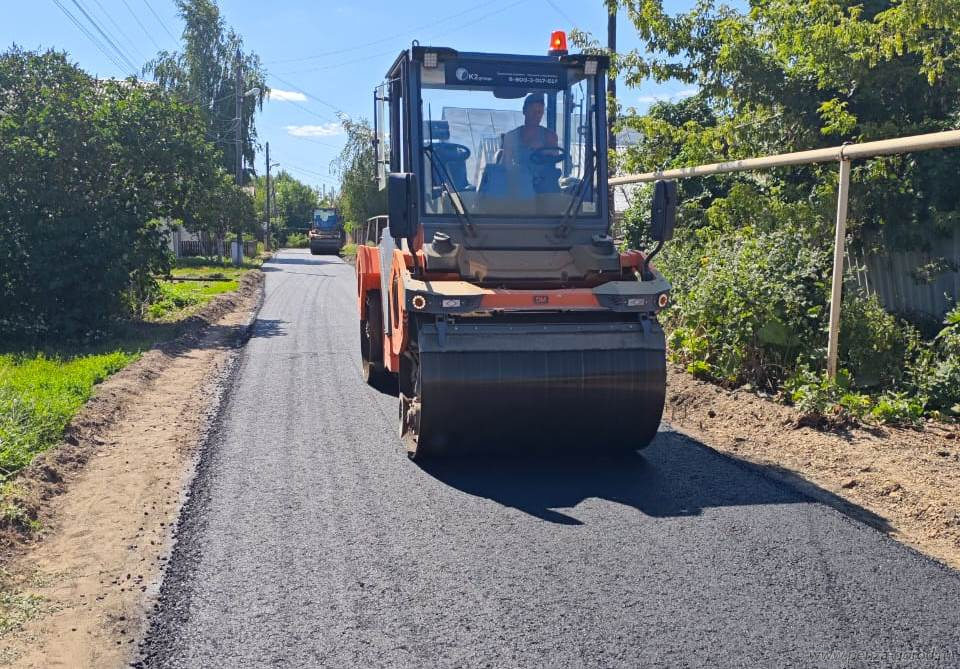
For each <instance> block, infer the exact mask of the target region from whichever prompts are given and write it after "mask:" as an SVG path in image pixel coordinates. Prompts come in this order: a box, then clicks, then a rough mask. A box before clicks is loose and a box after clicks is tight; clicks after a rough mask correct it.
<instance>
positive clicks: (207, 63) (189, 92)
mask: <svg viewBox="0 0 960 669" xmlns="http://www.w3.org/2000/svg"><path fill="white" fill-rule="evenodd" d="M176 4H177V7H178V8H179V10H180V16H181V17H182V18H183V20H184V23H185V27H184V30H183V40H184V47H183V51H176V52H172V53H171V52H168V51H161V52H160V53H159V54H158V55H157V58H156V59H155V60H153V61H151V62H149V63H147V65H146V67H145V68H144V73H146V74H151V75H152V76H153V77H154V79H156V81H157V83H158V84H159V85H160V86H161V87H162V88H164V89H165V90H169V91H173V92H175V93H176V94H177V95H178V96H179V97H180V98H181V99H182V100H184V101H187V102H190V103H192V104H195V105H197V106H198V107H199V108H200V109H202V110H203V113H204V115H205V117H206V120H207V139H208V140H210V141H211V142H213V143H214V144H216V145H217V146H218V147H219V148H220V151H221V165H222V166H223V168H224V169H225V170H226V171H227V172H228V173H230V174H234V173H235V171H236V167H235V166H236V150H235V146H236V144H235V138H236V132H237V127H236V95H237V93H238V91H237V67H238V65H239V67H240V70H241V73H242V76H241V86H240V90H239V94H240V95H241V99H242V101H243V102H242V113H241V115H242V123H241V143H242V149H241V150H242V153H243V158H244V161H245V163H246V164H248V165H252V164H253V162H254V158H255V157H256V140H257V130H256V123H255V119H254V117H255V112H256V110H257V109H262V108H263V101H264V99H265V97H266V95H267V93H268V92H269V89H268V88H267V84H266V75H265V74H264V72H263V69H262V67H261V64H260V58H259V56H257V55H256V54H254V53H250V54H245V53H244V52H243V39H241V37H240V36H239V35H237V34H236V33H235V32H234V31H233V29H231V28H228V27H227V26H226V24H225V23H224V20H223V17H222V16H221V15H220V9H219V7H218V6H217V3H216V0H176ZM238 56H239V58H238ZM253 88H259V89H260V92H259V94H257V95H256V96H251V97H246V96H244V95H243V94H244V93H246V92H247V91H249V90H251V89H253ZM244 182H246V177H245V179H244Z"/></svg>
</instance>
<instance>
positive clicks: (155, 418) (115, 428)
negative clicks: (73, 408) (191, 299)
mask: <svg viewBox="0 0 960 669" xmlns="http://www.w3.org/2000/svg"><path fill="white" fill-rule="evenodd" d="M262 285H263V275H262V273H260V272H251V273H248V274H247V275H246V276H245V277H244V279H243V280H242V282H241V286H240V289H239V291H237V292H236V293H231V294H227V295H223V296H219V297H218V298H216V299H215V300H214V301H213V302H211V304H210V305H208V306H207V307H205V308H204V310H203V311H202V312H201V314H200V315H199V316H197V317H195V318H194V319H193V322H192V323H191V325H190V327H189V328H188V330H187V333H186V334H185V335H183V336H181V337H180V338H179V339H178V340H176V341H175V342H171V343H170V344H167V345H164V346H162V347H160V348H158V349H154V350H152V351H150V352H149V353H147V354H146V355H144V356H143V357H142V358H141V359H140V360H139V361H137V362H136V363H134V364H133V365H130V366H129V367H127V368H126V369H124V370H122V371H121V372H119V373H118V374H116V375H114V376H113V377H111V378H110V379H108V380H107V381H106V382H104V383H103V384H102V385H101V386H99V387H98V389H97V392H96V394H95V396H94V398H93V399H92V400H91V401H90V402H89V403H88V404H87V406H86V407H85V408H84V409H83V410H82V411H81V413H80V414H78V416H77V417H76V418H75V419H74V421H73V422H72V423H71V425H70V427H69V429H68V431H67V435H66V438H65V441H64V443H63V444H61V445H60V446H58V447H56V448H54V449H51V450H50V451H48V452H47V453H45V454H43V455H42V456H40V457H39V458H38V459H37V461H36V462H35V463H34V464H33V465H31V467H30V468H29V470H28V471H26V472H24V475H23V476H22V477H21V484H20V485H21V486H22V487H23V488H24V490H25V497H26V498H28V499H27V501H28V503H29V502H30V501H32V502H33V504H34V510H35V512H36V513H38V516H39V519H40V520H41V522H42V524H43V527H44V530H43V532H42V534H41V536H40V538H39V539H38V540H33V541H32V542H30V543H26V544H23V543H21V544H20V545H19V546H18V545H15V543H14V544H11V542H10V541H9V539H10V537H9V535H7V536H6V537H5V539H6V540H7V541H6V542H5V544H6V545H5V549H6V550H5V552H6V555H5V558H6V559H5V560H4V561H5V562H6V564H5V569H6V570H7V572H8V573H9V574H10V576H9V577H8V579H7V580H8V582H7V588H8V591H9V590H13V591H20V593H21V594H31V595H37V596H39V597H41V598H42V600H41V603H40V605H39V607H38V608H39V611H40V613H39V615H36V616H35V617H33V618H32V619H31V620H29V621H28V622H27V623H26V624H24V625H23V626H22V627H21V628H19V629H16V630H14V631H12V632H10V633H9V634H8V635H7V638H4V639H2V640H0V662H2V663H3V664H7V665H11V666H16V667H44V668H53V667H71V668H74V667H98V668H100V667H118V666H123V665H124V664H126V663H128V662H129V661H130V659H131V657H132V656H133V654H134V652H135V650H136V642H137V641H139V640H140V639H141V638H142V636H143V632H144V631H145V624H146V613H147V611H148V610H149V609H150V608H151V607H152V606H153V598H154V597H155V595H156V592H157V590H158V587H159V581H160V578H161V575H162V569H163V565H164V563H165V561H166V560H167V556H168V553H169V549H170V544H171V534H172V530H173V526H174V525H175V523H176V520H177V517H178V514H179V510H180V507H181V505H182V503H183V501H184V500H183V499H182V498H181V496H182V491H184V490H186V489H187V483H188V479H189V476H190V473H191V472H192V471H193V458H194V455H195V453H196V449H197V446H198V445H199V444H200V443H201V441H202V439H203V437H204V435H205V432H206V429H207V426H208V425H209V423H210V419H211V418H212V416H213V415H214V414H215V412H216V409H217V407H218V405H219V402H218V399H219V395H220V392H221V390H222V388H223V386H224V380H225V377H226V376H227V375H228V373H229V370H230V368H231V363H232V360H233V358H234V356H235V354H236V350H237V346H238V345H239V343H240V342H241V341H242V338H243V335H244V333H245V331H246V328H247V325H248V323H249V322H250V321H251V319H252V317H253V312H254V311H255V309H256V307H257V306H258V304H259V300H260V299H261V296H262Z"/></svg>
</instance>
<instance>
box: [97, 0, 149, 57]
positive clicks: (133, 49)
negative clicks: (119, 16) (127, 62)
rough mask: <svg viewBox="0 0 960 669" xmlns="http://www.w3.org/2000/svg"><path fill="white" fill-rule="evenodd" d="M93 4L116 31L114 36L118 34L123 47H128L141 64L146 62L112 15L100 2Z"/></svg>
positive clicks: (98, 0)
mask: <svg viewBox="0 0 960 669" xmlns="http://www.w3.org/2000/svg"><path fill="white" fill-rule="evenodd" d="M93 2H94V3H95V4H96V5H97V7H99V8H100V11H101V12H102V13H103V14H104V15H105V16H106V17H107V21H109V22H110V25H112V26H113V28H114V30H115V31H116V34H118V35H119V36H120V37H121V38H123V40H124V41H125V42H126V45H125V46H127V47H130V51H131V52H132V53H133V54H134V55H135V56H137V58H139V59H140V61H142V62H143V61H146V60H147V59H146V58H144V57H143V54H142V53H141V52H140V49H139V48H138V47H137V45H136V43H135V42H134V41H133V40H132V39H130V36H129V35H127V33H126V32H125V31H124V29H123V28H121V27H120V25H119V24H118V23H117V22H116V21H115V20H114V18H113V14H111V13H110V12H108V11H107V10H106V8H104V6H103V4H102V3H101V2H100V0H93ZM119 41H120V40H117V42H119Z"/></svg>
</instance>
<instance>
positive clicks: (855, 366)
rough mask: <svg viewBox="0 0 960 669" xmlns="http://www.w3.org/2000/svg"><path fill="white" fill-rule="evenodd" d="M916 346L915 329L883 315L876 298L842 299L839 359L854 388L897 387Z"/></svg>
mask: <svg viewBox="0 0 960 669" xmlns="http://www.w3.org/2000/svg"><path fill="white" fill-rule="evenodd" d="M919 345H920V334H919V332H917V330H916V328H914V327H913V326H911V325H910V324H909V323H906V322H904V321H900V320H898V319H897V318H896V317H895V316H893V315H891V314H889V313H887V312H886V311H885V310H884V308H883V305H881V304H880V301H879V300H878V299H877V298H876V296H870V297H864V296H862V295H847V296H845V297H844V300H843V308H842V310H841V312H840V346H839V357H840V362H841V364H842V366H843V367H845V368H846V369H847V370H849V372H850V374H851V375H852V377H853V379H852V380H853V384H854V385H855V386H857V387H858V388H892V387H896V386H897V385H899V384H900V382H901V380H902V379H903V376H904V362H905V360H906V359H907V357H908V354H911V353H913V352H914V351H916V349H917V347H919Z"/></svg>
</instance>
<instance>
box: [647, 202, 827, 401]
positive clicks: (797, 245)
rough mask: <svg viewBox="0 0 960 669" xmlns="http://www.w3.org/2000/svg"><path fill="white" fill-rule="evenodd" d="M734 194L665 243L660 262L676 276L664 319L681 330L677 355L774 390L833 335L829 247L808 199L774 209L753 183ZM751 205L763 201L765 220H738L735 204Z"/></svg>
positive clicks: (732, 379) (735, 380)
mask: <svg viewBox="0 0 960 669" xmlns="http://www.w3.org/2000/svg"><path fill="white" fill-rule="evenodd" d="M735 199H736V202H734V203H729V202H726V201H724V202H723V204H717V205H715V206H714V207H711V208H710V210H709V211H708V219H710V220H709V224H708V225H706V226H704V227H701V228H698V229H689V228H681V229H680V230H678V236H677V239H676V240H675V241H674V242H672V243H671V244H670V245H669V246H668V247H667V249H666V250H665V252H664V256H663V259H662V260H661V261H660V263H659V265H660V268H661V269H662V270H663V272H664V274H666V275H667V276H668V277H669V278H670V280H671V281H673V282H674V304H673V307H672V308H671V309H670V310H669V311H668V312H667V313H666V314H665V315H664V318H665V324H666V325H667V327H668V328H671V329H674V330H675V332H678V333H679V336H678V337H674V338H672V339H671V343H672V344H673V348H672V355H673V356H674V359H675V360H676V361H678V362H681V363H683V364H686V365H689V364H690V363H692V362H695V361H700V362H703V363H707V364H708V365H709V370H710V375H711V376H713V377H715V378H716V379H718V380H721V381H724V382H726V383H729V384H735V385H738V384H743V383H750V384H752V385H754V386H757V387H761V388H767V389H771V390H772V389H774V388H776V387H777V386H778V384H779V382H780V381H782V380H783V379H784V378H786V377H787V376H789V374H790V373H791V372H792V370H793V369H794V368H795V366H796V364H797V361H798V359H803V360H807V361H809V359H810V358H811V357H815V354H816V349H817V347H818V346H822V345H823V343H825V337H824V336H823V333H822V331H821V330H822V324H823V321H824V305H825V304H826V293H827V284H826V283H825V280H824V277H825V276H827V275H828V274H829V267H830V253H829V251H826V250H824V249H826V248H829V245H828V244H824V243H823V237H824V234H825V231H824V230H823V226H822V225H821V224H818V223H817V219H816V217H815V216H814V213H813V211H812V210H811V209H810V208H809V207H808V206H806V205H797V206H794V205H789V206H788V205H782V204H781V205H775V204H774V203H770V208H771V209H773V210H774V211H773V212H772V213H771V214H762V210H763V209H764V206H765V205H764V203H763V198H762V196H761V195H760V194H758V193H756V192H753V191H750V190H749V189H747V191H744V192H739V193H738V194H737V196H736V198H735ZM748 203H750V204H749V206H752V207H757V205H758V203H759V209H757V210H756V214H757V216H756V217H755V218H756V223H757V225H747V226H743V227H737V226H735V225H734V224H733V219H732V218H731V217H732V216H733V213H732V212H731V209H733V208H737V207H746V206H748ZM746 215H748V213H747V212H741V213H738V214H736V216H737V217H740V216H746ZM768 215H772V216H775V217H776V218H777V220H767V216H768ZM700 369H704V368H702V367H700Z"/></svg>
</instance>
